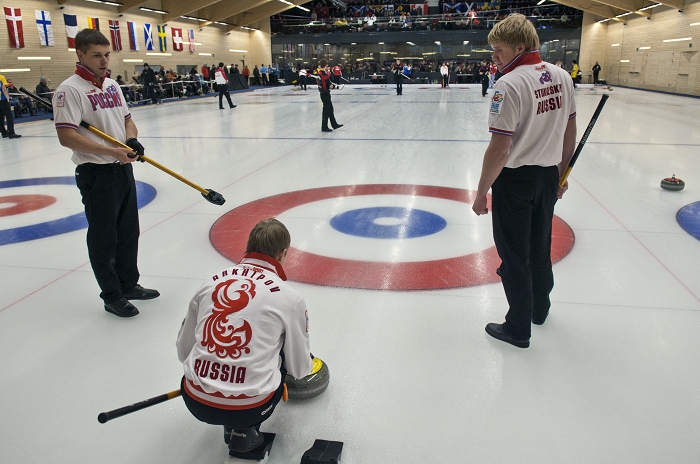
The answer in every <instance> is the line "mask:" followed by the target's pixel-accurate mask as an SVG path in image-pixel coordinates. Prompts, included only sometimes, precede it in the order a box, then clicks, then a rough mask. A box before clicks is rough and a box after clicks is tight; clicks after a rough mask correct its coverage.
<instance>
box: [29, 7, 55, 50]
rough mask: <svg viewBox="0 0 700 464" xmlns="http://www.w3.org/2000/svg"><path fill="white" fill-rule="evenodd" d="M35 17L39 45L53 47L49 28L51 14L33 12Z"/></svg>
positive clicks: (51, 31) (51, 32) (40, 11)
mask: <svg viewBox="0 0 700 464" xmlns="http://www.w3.org/2000/svg"><path fill="white" fill-rule="evenodd" d="M34 14H35V15H36V27H37V29H38V30H39V42H40V43H41V45H45V46H48V47H53V46H54V45H55V44H54V41H53V28H52V27H51V13H49V12H48V11H44V10H34Z"/></svg>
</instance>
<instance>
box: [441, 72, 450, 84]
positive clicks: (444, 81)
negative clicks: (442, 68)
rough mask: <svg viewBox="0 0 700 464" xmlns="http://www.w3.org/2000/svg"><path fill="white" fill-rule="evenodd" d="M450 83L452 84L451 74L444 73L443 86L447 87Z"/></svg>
mask: <svg viewBox="0 0 700 464" xmlns="http://www.w3.org/2000/svg"><path fill="white" fill-rule="evenodd" d="M448 85H450V75H449V74H447V75H443V76H442V86H443V87H447V86H448Z"/></svg>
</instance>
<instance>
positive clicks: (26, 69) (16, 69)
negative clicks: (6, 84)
mask: <svg viewBox="0 0 700 464" xmlns="http://www.w3.org/2000/svg"><path fill="white" fill-rule="evenodd" d="M29 71H31V69H29V68H6V69H0V73H8V72H29Z"/></svg>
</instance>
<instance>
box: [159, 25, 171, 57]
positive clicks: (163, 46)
mask: <svg viewBox="0 0 700 464" xmlns="http://www.w3.org/2000/svg"><path fill="white" fill-rule="evenodd" d="M156 27H157V28H158V49H159V50H160V51H161V52H167V51H168V41H167V39H166V37H165V26H156Z"/></svg>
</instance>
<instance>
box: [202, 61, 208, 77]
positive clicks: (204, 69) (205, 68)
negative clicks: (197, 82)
mask: <svg viewBox="0 0 700 464" xmlns="http://www.w3.org/2000/svg"><path fill="white" fill-rule="evenodd" d="M202 79H204V80H205V81H208V80H209V66H208V65H207V64H206V63H204V65H202Z"/></svg>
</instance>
